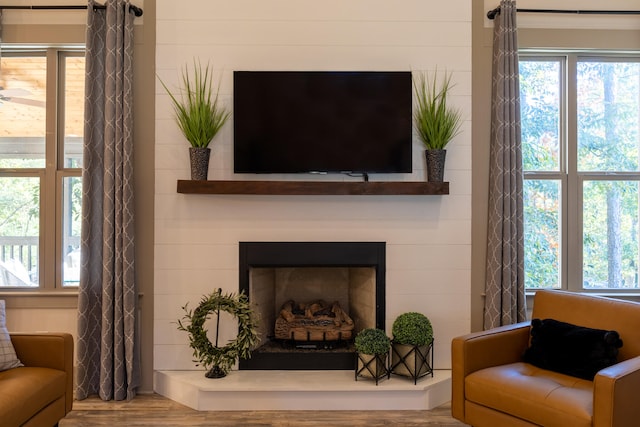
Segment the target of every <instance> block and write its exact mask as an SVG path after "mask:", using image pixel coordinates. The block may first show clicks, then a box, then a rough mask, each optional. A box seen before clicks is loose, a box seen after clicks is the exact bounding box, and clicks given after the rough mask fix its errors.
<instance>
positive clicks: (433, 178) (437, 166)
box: [424, 150, 447, 182]
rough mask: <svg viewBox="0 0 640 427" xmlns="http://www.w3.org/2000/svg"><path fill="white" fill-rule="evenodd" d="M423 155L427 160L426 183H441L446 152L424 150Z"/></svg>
mask: <svg viewBox="0 0 640 427" xmlns="http://www.w3.org/2000/svg"><path fill="white" fill-rule="evenodd" d="M424 154H425V157H426V159H427V181H428V182H443V181H444V161H445V158H446V156H447V150H425V152H424Z"/></svg>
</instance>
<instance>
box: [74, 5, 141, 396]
mask: <svg viewBox="0 0 640 427" xmlns="http://www.w3.org/2000/svg"><path fill="white" fill-rule="evenodd" d="M94 5H95V2H94V1H93V0H89V7H88V20H87V38H86V40H87V47H86V82H85V92H86V94H85V96H86V99H85V134H84V153H83V173H82V187H83V199H82V201H83V203H82V236H81V251H82V260H81V271H80V287H79V300H78V343H77V354H78V356H77V357H78V361H77V362H78V369H77V388H76V398H77V399H84V398H86V397H88V396H90V395H95V394H98V395H99V396H100V397H101V398H102V399H103V400H124V399H131V398H133V397H134V396H135V392H136V389H137V387H138V385H139V376H140V363H139V348H138V336H137V327H136V325H137V287H136V283H135V274H134V211H133V205H134V203H133V201H134V200H133V198H134V193H133V118H132V109H133V102H132V99H133V96H132V82H133V19H134V15H133V13H132V12H130V11H129V2H128V1H125V0H108V1H107V2H106V4H105V6H106V8H105V9H102V10H101V9H94V7H93V6H94Z"/></svg>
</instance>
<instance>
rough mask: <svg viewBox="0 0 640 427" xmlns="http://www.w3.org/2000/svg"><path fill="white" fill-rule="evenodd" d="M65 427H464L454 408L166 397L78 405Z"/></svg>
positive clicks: (88, 401)
mask: <svg viewBox="0 0 640 427" xmlns="http://www.w3.org/2000/svg"><path fill="white" fill-rule="evenodd" d="M59 426H60V427H90V426H96V427H99V426H109V427H111V426H127V427H129V426H131V427H139V426H148V427H151V426H214V427H215V426H243V427H254V426H262V427H264V426H274V427H289V426H296V427H309V426H314V427H315V426H330V427H333V426H353V427H357V426H362V427H365V426H366V427H378V426H403V427H413V426H429V427H435V426H439V427H463V426H465V424H462V423H461V422H459V421H457V420H455V419H453V418H452V417H451V408H450V406H449V404H446V405H443V406H440V407H438V408H435V409H433V410H431V411H371V412H367V411H225V412H200V411H196V410H193V409H191V408H188V407H186V406H183V405H181V404H179V403H177V402H173V401H171V400H169V399H167V398H165V397H163V396H159V395H157V394H154V395H140V396H137V397H136V398H135V399H133V400H131V401H124V402H104V401H102V400H100V399H99V398H89V399H85V400H82V401H76V402H74V403H73V411H71V412H70V413H69V414H68V415H67V416H66V417H65V418H64V419H63V420H61V421H60V424H59Z"/></svg>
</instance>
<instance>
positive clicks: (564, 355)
mask: <svg viewBox="0 0 640 427" xmlns="http://www.w3.org/2000/svg"><path fill="white" fill-rule="evenodd" d="M620 347H622V340H621V339H620V336H619V335H618V333H617V332H616V331H607V330H603V329H593V328H586V327H583V326H577V325H573V324H571V323H566V322H560V321H558V320H554V319H544V320H540V319H533V320H532V321H531V345H530V346H529V348H528V349H527V350H526V351H525V353H524V356H523V360H524V361H525V362H527V363H531V364H532V365H535V366H537V367H539V368H542V369H548V370H551V371H555V372H560V373H562V374H567V375H572V376H574V377H578V378H583V379H585V380H593V377H594V376H595V375H596V373H597V372H598V371H599V370H601V369H603V368H606V367H608V366H611V365H615V364H616V363H617V362H618V360H617V356H618V349H619V348H620Z"/></svg>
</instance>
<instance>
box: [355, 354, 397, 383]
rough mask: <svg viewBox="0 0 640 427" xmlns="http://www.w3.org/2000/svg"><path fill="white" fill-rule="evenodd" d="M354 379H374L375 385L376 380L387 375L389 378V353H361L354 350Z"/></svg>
mask: <svg viewBox="0 0 640 427" xmlns="http://www.w3.org/2000/svg"><path fill="white" fill-rule="evenodd" d="M356 357H357V363H356V381H358V378H369V379H375V380H376V385H378V380H380V379H382V378H384V377H387V378H389V376H390V372H389V365H388V363H387V362H388V359H389V353H383V354H363V353H358V352H356Z"/></svg>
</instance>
